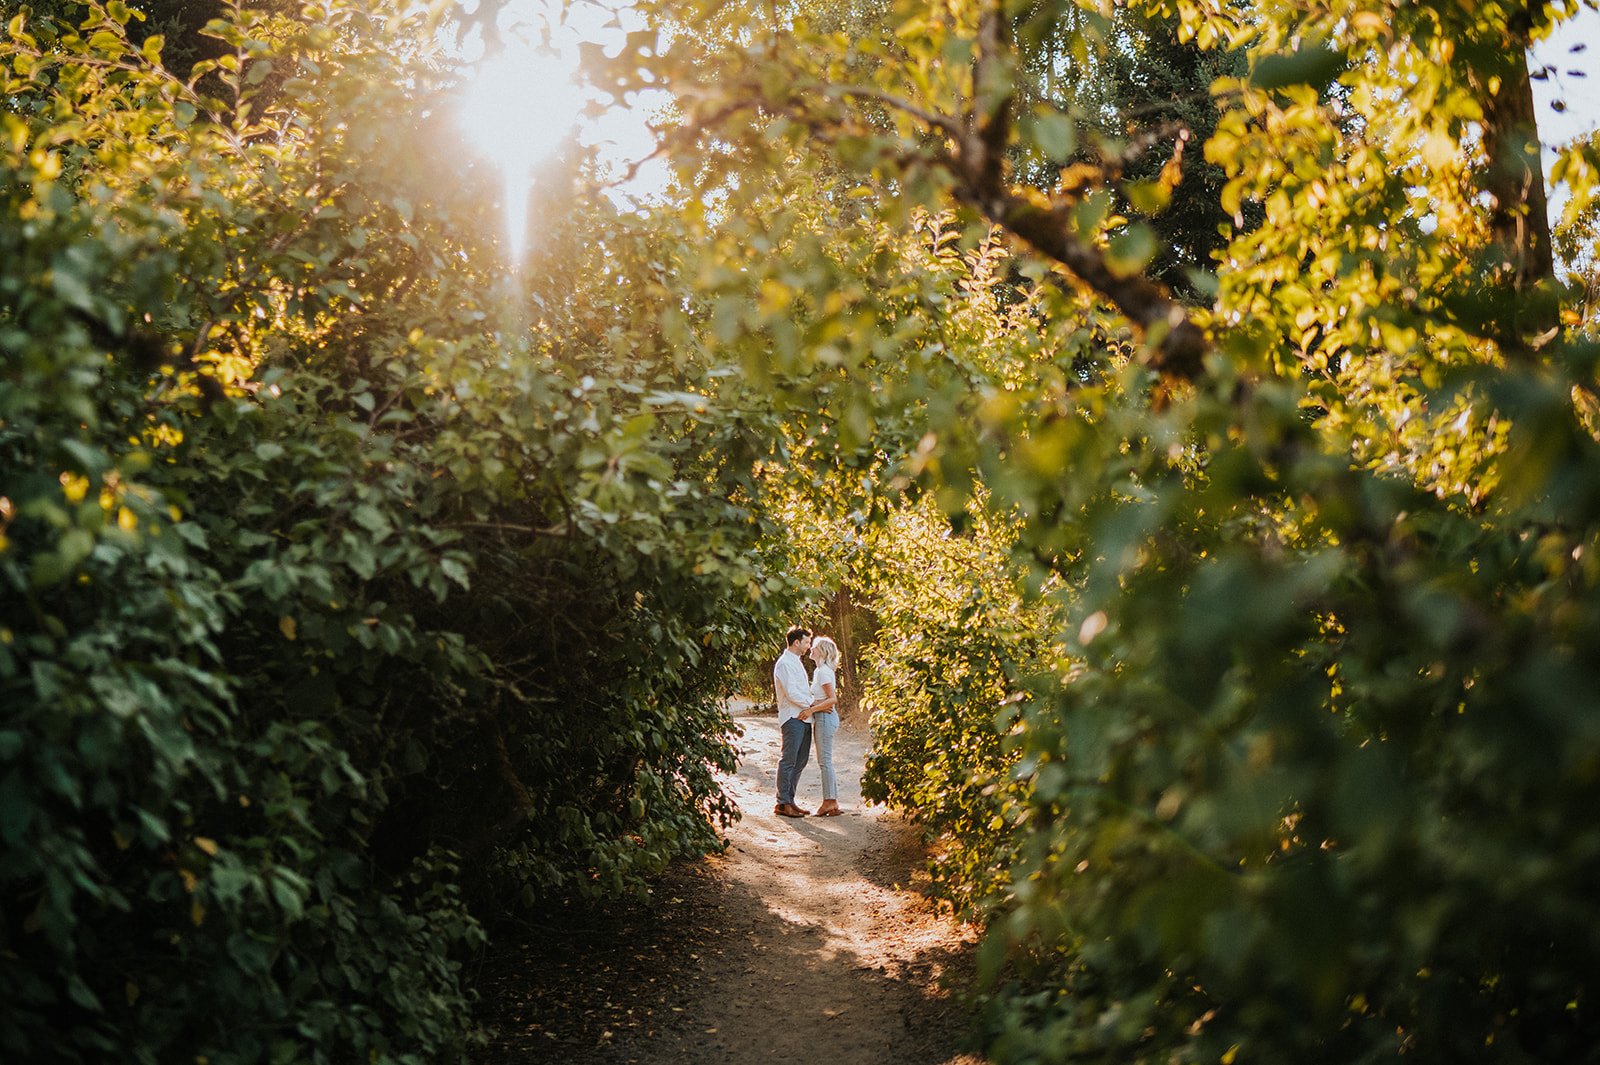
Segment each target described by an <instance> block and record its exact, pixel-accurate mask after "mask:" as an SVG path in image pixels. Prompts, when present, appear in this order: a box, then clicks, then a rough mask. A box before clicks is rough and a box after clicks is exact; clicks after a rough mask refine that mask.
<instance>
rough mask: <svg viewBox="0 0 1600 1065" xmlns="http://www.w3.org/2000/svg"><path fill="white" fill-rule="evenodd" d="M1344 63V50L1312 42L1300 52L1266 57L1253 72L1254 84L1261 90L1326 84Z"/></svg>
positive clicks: (1251, 78)
mask: <svg viewBox="0 0 1600 1065" xmlns="http://www.w3.org/2000/svg"><path fill="white" fill-rule="evenodd" d="M1344 66H1345V57H1344V54H1343V53H1342V52H1339V51H1336V50H1335V49H1332V48H1329V47H1327V46H1326V45H1321V44H1310V45H1306V46H1305V47H1304V48H1301V49H1300V50H1299V51H1296V52H1288V53H1280V54H1277V55H1268V56H1262V57H1261V58H1260V59H1258V60H1257V61H1256V65H1255V67H1254V69H1252V70H1251V71H1250V84H1251V85H1253V86H1254V87H1256V88H1258V89H1284V88H1288V87H1289V86H1291V85H1325V84H1327V83H1328V81H1329V80H1331V79H1332V78H1333V77H1334V76H1336V75H1337V74H1338V73H1339V71H1341V70H1342V69H1343V68H1344Z"/></svg>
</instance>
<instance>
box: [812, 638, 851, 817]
mask: <svg viewBox="0 0 1600 1065" xmlns="http://www.w3.org/2000/svg"><path fill="white" fill-rule="evenodd" d="M806 653H807V654H808V655H810V656H811V661H813V662H815V663H816V664H817V668H816V670H815V671H814V672H813V673H812V675H811V707H810V709H809V710H808V711H807V714H806V716H808V717H810V718H811V723H812V729H811V731H812V734H813V735H815V736H816V738H817V766H818V768H819V769H821V770H822V805H821V806H819V807H817V816H818V817H838V816H839V815H840V814H841V813H843V812H844V811H843V810H840V809H839V779H838V777H837V776H835V775H834V772H833V735H834V733H836V732H838V731H839V711H838V705H839V681H838V679H837V676H836V674H835V673H834V667H835V666H837V665H838V664H839V646H838V644H836V643H834V642H833V641H832V640H830V639H828V637H826V636H818V637H817V638H816V639H815V640H812V641H811V650H810V651H808V652H806Z"/></svg>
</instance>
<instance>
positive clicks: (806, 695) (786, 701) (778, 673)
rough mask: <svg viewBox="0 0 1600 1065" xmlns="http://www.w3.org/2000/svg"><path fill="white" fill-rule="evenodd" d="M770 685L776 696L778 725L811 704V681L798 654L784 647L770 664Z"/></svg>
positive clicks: (781, 724) (781, 725)
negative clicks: (807, 677)
mask: <svg viewBox="0 0 1600 1065" xmlns="http://www.w3.org/2000/svg"><path fill="white" fill-rule="evenodd" d="M772 687H773V689H774V690H775V691H776V692H777V696H778V727H779V728H782V727H783V723H784V722H785V721H788V720H789V719H790V718H792V717H794V716H796V715H797V714H799V713H800V711H802V710H804V709H805V708H806V707H808V706H810V705H811V682H810V681H809V680H807V679H806V665H805V663H804V662H802V661H800V656H799V655H797V654H795V653H794V652H793V651H790V650H788V649H785V650H784V652H783V654H781V655H779V656H778V661H777V662H776V663H774V664H773V666H772Z"/></svg>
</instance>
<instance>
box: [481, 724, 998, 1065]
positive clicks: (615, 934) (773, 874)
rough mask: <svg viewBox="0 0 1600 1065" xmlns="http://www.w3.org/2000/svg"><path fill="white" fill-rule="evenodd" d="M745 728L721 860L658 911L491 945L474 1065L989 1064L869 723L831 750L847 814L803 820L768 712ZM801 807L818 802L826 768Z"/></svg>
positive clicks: (570, 918) (959, 947) (949, 933)
mask: <svg viewBox="0 0 1600 1065" xmlns="http://www.w3.org/2000/svg"><path fill="white" fill-rule="evenodd" d="M735 720H736V721H737V723H738V725H739V726H740V728H741V730H742V736H741V739H740V741H739V750H740V767H739V771H738V773H737V774H736V775H734V776H732V777H730V778H729V779H728V780H727V781H726V782H725V784H726V787H727V790H728V792H729V794H731V795H732V796H733V797H734V798H735V799H736V801H737V802H738V804H739V806H740V808H741V809H742V810H743V812H744V817H743V819H742V820H741V821H740V822H739V823H738V824H737V825H735V826H734V827H733V828H732V829H731V830H730V831H729V833H728V838H729V843H730V846H729V848H728V851H727V853H726V854H724V855H720V856H716V857H712V858H708V859H705V860H703V861H700V862H694V863H685V864H683V865H680V866H678V867H676V868H675V869H673V870H672V871H671V872H670V873H669V874H668V875H667V876H666V878H665V879H664V880H663V881H662V882H661V883H660V884H658V885H657V886H656V888H655V889H654V892H653V895H652V899H651V901H650V903H649V904H648V905H637V906H630V907H626V908H624V909H622V910H620V911H618V910H615V909H612V910H608V911H606V912H605V914H604V916H599V915H595V914H588V915H582V916H575V915H573V914H572V913H570V912H569V913H566V914H563V915H562V917H561V919H560V920H558V921H554V922H553V923H552V925H550V926H546V927H530V928H527V929H525V930H524V931H523V932H522V933H521V934H510V935H506V934H502V935H500V936H498V937H497V946H496V950H495V953H494V954H493V955H492V956H491V957H490V958H489V959H488V961H487V962H486V963H485V966H484V969H483V971H482V972H480V973H479V974H478V976H479V978H478V986H479V988H480V992H481V994H482V996H483V1006H482V1016H483V1021H484V1023H485V1025H486V1026H487V1027H488V1028H489V1030H490V1033H491V1035H490V1040H491V1041H490V1045H489V1046H488V1047H487V1048H486V1049H485V1050H484V1051H483V1052H482V1053H481V1054H480V1055H479V1060H480V1062H481V1063H482V1065H509V1063H512V1062H517V1063H531V1062H562V1063H571V1065H613V1063H614V1065H623V1063H639V1065H743V1063H745V1062H769V1061H793V1062H807V1063H810V1062H816V1063H819V1065H981V1059H980V1058H979V1057H977V1056H976V1055H973V1054H971V1053H970V1052H964V1048H965V1046H966V1044H967V1040H968V1034H967V1033H968V1031H969V1029H970V1025H969V1022H968V1019H967V1016H966V1013H965V1011H964V1010H963V1009H962V1008H961V1007H960V1005H959V1002H960V995H959V991H952V990H951V989H952V988H955V989H960V988H964V987H966V986H968V985H969V983H970V974H971V966H972V948H973V944H974V940H975V938H976V937H975V933H974V931H973V930H972V929H971V928H970V927H967V926H964V925H961V924H959V923H957V922H955V921H954V920H952V919H951V918H950V917H949V916H948V914H947V913H944V912H942V911H941V910H940V909H939V907H938V906H936V905H935V904H934V903H933V902H931V901H930V900H929V899H928V898H927V897H926V896H924V895H923V894H922V893H921V892H920V891H919V890H918V889H917V886H916V882H917V880H918V870H919V868H920V866H921V863H922V857H923V855H922V851H921V850H920V847H919V845H918V841H917V835H916V831H915V829H914V828H913V827H912V826H910V825H908V824H906V823H905V822H904V821H903V820H902V819H900V818H898V817H896V816H894V815H891V814H889V813H888V812H886V811H885V810H883V809H882V808H879V807H871V806H866V805H864V804H863V803H862V801H861V797H860V791H859V779H860V775H861V766H862V760H863V757H864V756H865V753H866V751H867V749H868V747H869V746H870V743H871V738H870V735H869V734H868V732H867V730H866V729H865V728H864V727H862V726H860V725H859V723H852V722H846V725H845V727H844V728H843V729H841V730H840V733H839V741H838V743H837V744H836V751H835V763H836V765H837V766H838V769H839V785H840V804H841V805H842V806H843V807H844V809H845V811H846V812H845V814H844V816H842V817H830V818H818V817H808V818H805V819H803V820H793V819H789V818H783V817H778V816H776V815H774V814H773V812H772V805H773V774H774V771H775V769H776V767H777V762H778V727H777V719H776V717H775V716H774V715H773V714H772V713H771V712H770V711H767V712H764V713H763V712H760V711H757V710H756V709H755V708H753V707H748V706H745V707H741V708H738V709H737V711H736V718H735ZM796 798H797V801H798V802H799V803H800V805H802V806H804V807H806V808H808V809H813V810H814V809H816V807H817V804H818V803H819V802H820V801H821V785H820V782H819V779H818V775H817V771H816V763H815V758H814V757H813V760H812V764H811V765H810V766H808V767H807V769H806V771H805V774H804V776H803V777H802V781H801V786H800V789H799V792H798V793H797V796H796Z"/></svg>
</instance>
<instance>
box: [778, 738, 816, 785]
mask: <svg viewBox="0 0 1600 1065" xmlns="http://www.w3.org/2000/svg"><path fill="white" fill-rule="evenodd" d="M810 757H811V723H810V722H809V721H801V720H800V719H799V718H797V717H791V718H790V719H789V720H787V721H785V722H784V723H783V757H781V758H779V759H778V801H779V802H781V803H792V802H794V788H795V785H796V784H798V783H799V782H800V771H801V770H802V769H804V768H805V767H806V760H807V759H809V758H810Z"/></svg>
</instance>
